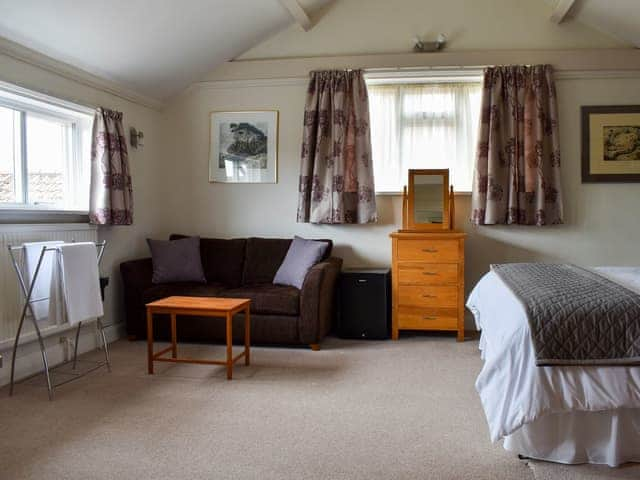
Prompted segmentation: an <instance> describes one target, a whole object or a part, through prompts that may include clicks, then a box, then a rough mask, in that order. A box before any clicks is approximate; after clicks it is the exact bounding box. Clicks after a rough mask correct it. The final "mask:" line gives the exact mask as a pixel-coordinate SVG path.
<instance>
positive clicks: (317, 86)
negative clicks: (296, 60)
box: [297, 70, 377, 224]
mask: <svg viewBox="0 0 640 480" xmlns="http://www.w3.org/2000/svg"><path fill="white" fill-rule="evenodd" d="M297 218H298V222H307V223H329V224H335V223H369V222H375V221H376V220H377V215H376V199H375V187H374V184H373V164H372V162H371V137H370V133H369V101H368V96H367V87H366V85H365V82H364V78H363V74H362V71H360V70H348V71H323V72H312V73H311V80H310V82H309V88H308V91H307V101H306V105H305V112H304V134H303V141H302V154H301V161H300V178H299V197H298V214H297Z"/></svg>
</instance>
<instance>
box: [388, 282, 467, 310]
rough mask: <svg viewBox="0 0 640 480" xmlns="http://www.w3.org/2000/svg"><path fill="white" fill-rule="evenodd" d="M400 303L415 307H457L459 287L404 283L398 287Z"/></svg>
mask: <svg viewBox="0 0 640 480" xmlns="http://www.w3.org/2000/svg"><path fill="white" fill-rule="evenodd" d="M398 304H399V305H400V306H405V305H406V306H415V307H456V306H457V304H458V287H457V285H447V286H419V285H403V286H402V287H400V288H399V289H398Z"/></svg>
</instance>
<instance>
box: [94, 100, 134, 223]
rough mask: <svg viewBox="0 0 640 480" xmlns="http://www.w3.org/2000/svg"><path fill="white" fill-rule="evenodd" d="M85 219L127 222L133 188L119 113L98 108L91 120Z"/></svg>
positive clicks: (97, 221)
mask: <svg viewBox="0 0 640 480" xmlns="http://www.w3.org/2000/svg"><path fill="white" fill-rule="evenodd" d="M89 198H90V200H89V222H90V223H93V224H96V225H131V224H132V223H133V191H132V187H131V175H130V173H129V157H128V154H127V144H126V139H125V136H124V128H123V126H122V113H121V112H115V111H112V110H107V109H106V108H98V109H97V110H96V113H95V117H94V120H93V139H92V144H91V188H90V197H89Z"/></svg>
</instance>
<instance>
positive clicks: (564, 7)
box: [551, 0, 576, 25]
mask: <svg viewBox="0 0 640 480" xmlns="http://www.w3.org/2000/svg"><path fill="white" fill-rule="evenodd" d="M575 3H576V0H558V3H557V4H556V6H555V8H554V9H553V13H552V14H551V21H552V22H553V23H557V24H558V25H560V24H561V23H562V22H564V21H565V20H566V19H567V16H568V15H569V11H570V10H571V7H573V6H574V5H575Z"/></svg>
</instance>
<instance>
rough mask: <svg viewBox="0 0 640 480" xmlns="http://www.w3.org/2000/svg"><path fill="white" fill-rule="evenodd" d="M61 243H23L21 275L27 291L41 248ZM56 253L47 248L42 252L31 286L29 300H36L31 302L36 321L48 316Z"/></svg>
mask: <svg viewBox="0 0 640 480" xmlns="http://www.w3.org/2000/svg"><path fill="white" fill-rule="evenodd" d="M62 243H64V242H61V241H50V242H27V243H25V244H24V245H23V247H24V251H23V253H24V256H23V264H24V265H23V276H24V280H25V282H26V284H27V285H26V286H27V292H28V291H29V286H30V285H31V282H32V281H33V276H34V274H35V271H36V267H37V266H38V260H39V259H40V254H41V253H42V249H43V248H50V247H57V246H59V245H61V244H62ZM57 255H58V252H57V251H53V250H49V251H46V252H45V253H44V257H42V263H41V264H40V270H39V271H38V278H36V283H35V285H34V287H33V292H32V293H31V300H32V301H33V300H38V301H36V302H32V303H31V308H32V309H33V314H34V315H35V317H36V320H38V321H42V320H46V319H47V318H49V299H50V294H51V285H52V279H53V278H54V276H55V273H56V272H55V270H56V267H57V261H56V256H57ZM39 299H45V300H39ZM49 319H50V320H52V321H53V320H54V319H51V318H49Z"/></svg>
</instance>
